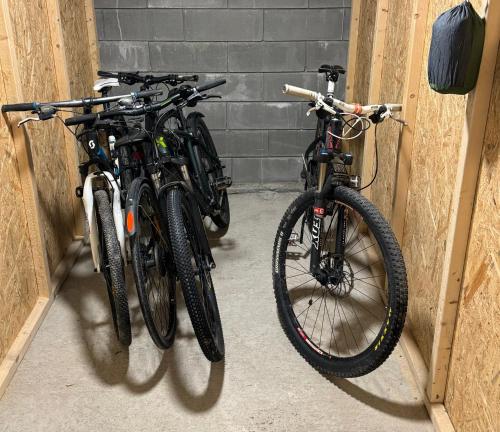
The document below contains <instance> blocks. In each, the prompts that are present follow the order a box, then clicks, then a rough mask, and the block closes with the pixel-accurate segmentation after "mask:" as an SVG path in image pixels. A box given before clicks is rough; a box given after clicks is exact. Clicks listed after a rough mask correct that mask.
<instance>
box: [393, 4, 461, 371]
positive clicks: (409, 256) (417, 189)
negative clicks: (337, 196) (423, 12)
mask: <svg viewBox="0 0 500 432" xmlns="http://www.w3.org/2000/svg"><path fill="white" fill-rule="evenodd" d="M455 5H456V1H455V0H444V1H443V0H439V1H436V0H434V1H431V2H429V13H428V19H427V26H426V31H425V34H426V37H425V44H424V53H425V54H424V62H423V64H422V71H421V76H420V91H419V97H418V109H417V120H416V128H415V134H414V142H413V153H412V157H411V176H410V183H409V190H408V197H407V207H406V216H405V229H404V237H403V244H402V249H403V254H404V257H405V261H406V264H407V270H408V282H409V288H410V295H411V305H410V309H409V314H408V317H409V323H410V327H411V330H412V333H413V335H414V336H415V339H416V340H417V343H418V345H419V347H420V349H421V351H422V355H423V357H424V360H425V362H426V363H427V365H429V362H430V357H431V351H432V342H433V337H434V329H435V325H434V322H435V319H436V305H437V302H438V297H439V288H440V283H441V276H442V265H443V259H444V252H445V247H446V237H447V233H448V231H447V229H448V221H449V211H450V204H451V198H452V194H453V188H454V184H455V182H454V181H455V175H456V171H457V161H458V150H459V147H460V141H461V137H462V127H463V124H464V114H465V107H466V102H467V98H466V97H463V96H456V95H438V94H437V93H435V92H434V91H432V90H431V89H430V87H429V84H428V80H427V61H426V59H427V54H428V52H429V47H430V40H431V33H432V24H433V22H434V20H435V19H436V18H437V17H438V15H439V14H441V13H442V12H443V11H445V10H447V9H449V8H450V7H452V6H455Z"/></svg>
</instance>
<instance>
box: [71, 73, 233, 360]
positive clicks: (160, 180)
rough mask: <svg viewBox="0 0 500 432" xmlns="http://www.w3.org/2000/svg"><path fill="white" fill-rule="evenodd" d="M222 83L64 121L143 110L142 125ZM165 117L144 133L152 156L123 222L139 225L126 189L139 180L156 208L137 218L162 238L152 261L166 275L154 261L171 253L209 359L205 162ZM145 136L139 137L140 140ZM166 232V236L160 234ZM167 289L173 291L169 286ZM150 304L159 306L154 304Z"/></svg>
mask: <svg viewBox="0 0 500 432" xmlns="http://www.w3.org/2000/svg"><path fill="white" fill-rule="evenodd" d="M224 83H225V80H220V81H216V82H213V83H208V84H206V85H203V86H199V87H190V86H182V87H180V88H178V89H173V91H171V92H170V94H169V97H168V98H167V99H166V100H164V101H160V102H152V103H147V104H144V105H142V106H138V107H134V108H125V109H118V110H111V111H104V112H102V113H97V114H91V115H87V116H79V117H76V118H73V119H70V120H69V121H67V122H66V123H67V124H77V123H91V122H95V121H96V120H97V119H99V120H105V119H108V118H119V117H124V116H142V115H146V125H148V116H150V118H151V119H153V118H156V115H154V117H153V114H154V113H156V112H158V111H160V110H162V109H163V108H166V107H168V106H169V105H171V104H175V105H176V106H177V107H178V108H179V109H182V107H183V106H186V105H188V104H189V105H190V106H195V105H196V103H197V102H198V101H200V100H203V99H206V98H207V95H205V94H203V93H202V92H203V91H205V90H209V89H211V88H214V87H217V86H219V85H222V84H224ZM167 114H168V112H167ZM167 117H168V116H166V115H162V116H160V117H159V118H158V119H157V120H156V121H155V127H154V129H153V130H154V134H153V136H152V137H151V136H149V142H152V143H154V144H155V145H154V146H153V147H152V149H151V150H152V153H153V154H152V159H146V165H147V167H148V178H143V179H142V180H141V179H140V178H137V179H134V180H133V182H132V186H131V188H130V191H129V193H128V195H127V227H128V231H129V234H130V235H131V236H132V237H134V236H135V235H136V234H137V227H138V226H139V223H138V222H137V221H138V220H139V219H140V206H139V204H138V203H140V202H141V200H140V197H139V196H138V195H133V196H131V192H132V191H134V190H135V188H134V183H136V184H138V183H137V182H139V181H141V182H142V183H143V184H145V185H147V187H145V189H146V190H149V191H152V192H150V193H149V196H150V197H151V199H150V200H151V201H154V202H155V203H156V204H155V205H152V206H150V207H153V208H156V209H157V210H156V211H155V214H156V216H155V217H152V216H151V215H150V216H149V217H145V218H143V220H144V219H148V220H149V219H151V220H153V221H154V220H157V221H158V222H157V223H156V224H155V223H150V226H153V225H155V226H156V229H155V231H156V232H157V235H158V236H160V235H161V237H160V238H159V240H161V241H163V245H162V247H161V248H160V249H161V252H160V253H155V261H154V263H152V265H153V266H155V267H156V268H157V269H159V270H161V272H162V273H163V274H164V275H168V274H170V275H171V274H172V272H171V270H172V269H169V268H168V267H166V266H164V267H163V268H162V267H161V265H160V264H161V262H165V261H167V262H168V261H169V260H168V253H170V252H169V251H170V250H171V253H172V255H173V258H174V259H173V260H170V261H173V262H175V270H176V273H177V276H178V278H179V280H180V282H181V285H182V289H183V293H184V297H185V301H186V306H187V309H188V312H189V315H190V318H191V322H192V324H193V327H194V330H195V334H196V336H197V339H198V341H199V343H200V346H201V348H202V350H203V352H204V354H205V355H206V357H207V358H208V359H209V360H211V361H218V360H221V359H222V358H223V356H224V339H223V334H222V325H221V322H220V316H219V311H218V306H217V301H216V297H215V291H214V288H213V283H212V279H211V276H210V271H211V269H213V268H214V267H215V263H214V260H213V257H212V254H211V251H210V246H209V243H208V240H207V237H206V232H205V228H204V225H203V220H202V214H201V213H200V208H207V203H208V207H210V203H211V202H213V200H210V198H208V199H207V198H206V197H205V196H204V195H202V193H201V192H200V190H201V188H198V186H197V184H198V181H199V179H200V178H203V176H204V175H205V176H207V177H208V174H210V173H207V171H206V167H207V165H203V164H202V163H201V160H202V159H201V160H200V158H198V155H199V154H200V153H199V152H196V151H195V147H197V146H199V145H200V141H199V140H198V139H197V138H196V136H194V134H192V133H190V131H187V130H184V129H168V128H167V127H166V126H165V121H164V120H165V118H167ZM188 119H189V116H188ZM146 129H147V130H146V133H148V132H149V130H151V129H150V128H149V127H148V126H147V127H146ZM145 138H146V137H143V138H142V139H143V140H145ZM215 157H216V156H214V158H215ZM219 164H220V162H219ZM137 188H139V186H137ZM139 190H140V188H139ZM153 192H154V194H153ZM153 197H155V198H153ZM204 206H205V207H204ZM165 226H168V231H167V230H165V229H164V228H165ZM167 232H168V234H169V236H168V237H169V238H167V236H166V233H167ZM153 243H154V242H153ZM148 245H149V243H148ZM147 247H149V246H147ZM162 254H163V255H162ZM162 258H166V259H162ZM138 274H139V275H140V273H138ZM136 277H137V275H136ZM139 277H140V276H139ZM165 291H166V289H165V287H164V288H162V289H160V290H158V292H163V293H165ZM169 291H170V292H171V291H173V290H172V288H171V286H170V288H169ZM150 304H151V303H150ZM161 304H164V305H165V304H166V303H164V302H163V303H161ZM155 309H157V310H160V308H159V307H157V306H155Z"/></svg>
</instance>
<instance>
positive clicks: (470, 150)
mask: <svg viewBox="0 0 500 432" xmlns="http://www.w3.org/2000/svg"><path fill="white" fill-rule="evenodd" d="M486 3H489V5H488V6H486V35H485V42H484V48H483V58H482V61H481V68H480V70H479V78H478V81H477V85H476V88H475V89H474V90H473V92H471V93H470V95H469V99H468V102H467V114H466V119H465V124H464V128H463V135H462V142H461V144H460V151H459V156H458V168H457V176H456V180H455V188H454V192H453V198H452V202H451V209H450V223H449V228H448V236H447V240H446V250H445V256H444V262H443V272H442V276H441V287H440V292H439V301H438V305H437V316H436V332H435V334H434V341H433V346H432V354H431V362H430V367H429V372H430V375H429V382H428V386H427V393H428V396H429V399H430V401H431V402H443V400H444V395H445V391H446V383H447V379H448V366H449V362H450V355H451V347H452V342H453V335H454V332H455V323H456V316H457V308H458V301H459V299H460V289H461V286H462V276H463V271H464V266H465V256H466V251H467V244H468V240H469V234H470V226H471V220H472V210H473V206H474V198H475V195H476V186H477V179H478V175H479V169H480V165H481V155H482V147H483V141H484V131H485V127H486V121H487V116H488V110H489V106H490V97H491V89H492V85H493V78H494V73H495V65H496V58H497V53H498V45H499V39H500V26H498V23H499V22H500V2H499V1H489V2H486Z"/></svg>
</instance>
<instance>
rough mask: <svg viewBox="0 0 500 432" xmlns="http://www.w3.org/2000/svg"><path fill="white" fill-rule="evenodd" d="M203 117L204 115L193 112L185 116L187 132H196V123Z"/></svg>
mask: <svg viewBox="0 0 500 432" xmlns="http://www.w3.org/2000/svg"><path fill="white" fill-rule="evenodd" d="M203 117H205V115H204V114H202V113H201V112H199V111H194V112H192V113H190V114H189V115H188V116H187V119H186V122H187V128H188V130H189V131H190V132H191V133H193V131H195V130H196V123H197V121H198V119H199V118H203Z"/></svg>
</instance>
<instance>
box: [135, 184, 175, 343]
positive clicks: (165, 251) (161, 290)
mask: <svg viewBox="0 0 500 432" xmlns="http://www.w3.org/2000/svg"><path fill="white" fill-rule="evenodd" d="M128 201H129V202H134V203H136V205H137V210H136V219H135V220H134V226H135V233H134V234H133V235H132V236H131V237H130V248H131V252H132V266H133V268H134V277H135V285H136V288H137V294H138V296H139V302H140V305H141V310H142V315H143V317H144V322H145V323H146V327H147V328H148V331H149V334H150V335H151V338H152V339H153V341H154V343H155V344H156V345H157V346H158V347H159V348H162V349H166V348H169V347H170V346H171V345H172V343H173V342H174V338H175V329H176V324H177V317H176V301H175V289H176V281H175V268H174V265H173V256H172V252H171V249H170V244H169V241H168V232H167V230H166V229H165V228H163V227H164V224H163V221H162V215H161V213H160V208H159V204H158V200H157V198H156V195H155V192H154V191H153V189H152V188H151V186H150V185H149V184H148V183H146V182H141V181H138V180H136V181H135V182H134V183H133V184H132V187H131V189H130V192H129V195H128ZM130 211H131V210H129V212H130Z"/></svg>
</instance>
